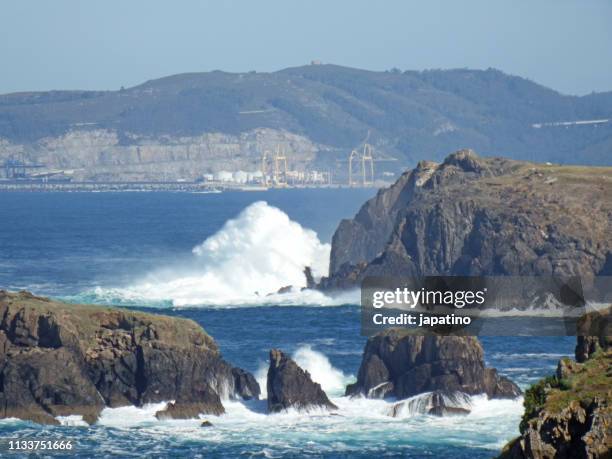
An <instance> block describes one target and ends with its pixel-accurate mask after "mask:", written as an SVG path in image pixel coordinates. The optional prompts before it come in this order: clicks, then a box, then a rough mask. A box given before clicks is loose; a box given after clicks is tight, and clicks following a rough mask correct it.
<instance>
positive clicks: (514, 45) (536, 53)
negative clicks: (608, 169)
mask: <svg viewBox="0 0 612 459" xmlns="http://www.w3.org/2000/svg"><path fill="white" fill-rule="evenodd" d="M611 20H612V2H608V1H606V0H593V1H591V2H588V3H585V2H580V1H578V0H561V1H558V0H542V1H540V2H537V3H535V4H533V3H532V2H528V1H526V0H520V1H517V2H508V3H500V2H494V3H493V2H489V1H487V0H473V1H470V2H467V3H466V2H461V3H457V2H450V1H442V0H435V1H428V2H416V1H414V2H405V1H397V0H396V1H390V2H386V3H385V4H384V6H381V5H380V4H376V3H373V2H368V1H365V0H351V1H348V0H339V1H336V2H333V3H330V2H323V1H321V0H315V1H312V2H308V3H306V2H287V1H282V0H267V1H262V2H256V3H255V2H247V1H230V0H228V1H224V2H212V1H198V0H185V1H184V2H181V3H179V4H176V3H170V2H162V1H153V0H151V1H143V0H141V1H134V2H127V3H126V2H120V1H118V0H109V1H107V2H104V3H97V2H80V1H78V0H58V1H55V2H44V1H40V0H38V1H36V0H23V1H20V2H12V3H8V2H3V3H2V4H0V24H1V27H0V53H1V55H2V56H3V72H2V73H1V74H0V94H6V93H12V92H21V91H44V90H53V89H57V90H61V89H82V90H116V89H119V88H120V87H121V86H124V87H131V86H135V85H138V84H140V83H143V82H145V81H147V80H152V79H157V78H161V77H165V76H170V75H175V74H181V73H192V72H207V71H212V70H216V69H218V70H223V71H227V72H233V73H241V72H248V71H252V70H255V71H258V72H273V71H276V70H281V69H284V68H288V67H297V66H300V65H305V64H308V63H309V62H310V61H312V60H320V61H322V62H324V63H331V64H336V65H342V66H346V67H353V68H361V69H365V70H372V71H383V70H388V69H391V68H394V67H396V68H399V69H401V70H417V71H421V70H426V69H454V68H470V69H486V68H496V69H499V70H501V71H503V72H504V73H507V74H512V75H517V76H520V77H523V78H527V79H529V80H532V81H534V82H536V83H538V84H541V85H543V86H546V87H549V88H552V89H554V90H556V91H559V92H561V93H563V94H580V95H582V94H588V93H590V92H594V91H595V92H604V91H610V90H612V59H610V56H611V55H612V28H610V27H609V23H610V21H611Z"/></svg>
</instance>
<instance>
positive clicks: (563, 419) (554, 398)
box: [500, 339, 612, 459]
mask: <svg viewBox="0 0 612 459" xmlns="http://www.w3.org/2000/svg"><path fill="white" fill-rule="evenodd" d="M580 343H583V344H585V343H592V340H591V339H579V345H578V346H577V349H576V358H577V359H578V358H579V357H580V358H583V357H584V356H585V353H584V349H583V348H582V347H581V345H580ZM597 346H599V344H598V345H597ZM586 355H587V357H586V360H584V361H583V363H578V362H574V361H571V360H569V359H564V360H562V361H560V362H559V365H558V367H557V374H556V376H554V377H548V378H545V379H543V380H541V381H540V382H538V383H537V384H535V385H533V386H532V387H530V388H529V389H528V390H527V392H526V394H525V414H524V415H523V420H522V422H521V426H520V430H521V436H520V437H518V438H516V439H514V440H513V441H511V442H510V443H508V445H506V447H505V448H504V450H503V451H502V454H501V455H500V458H503V459H527V458H535V459H548V458H554V459H574V458H580V459H582V458H584V459H603V458H610V457H612V406H611V405H610V399H611V397H612V350H611V349H610V348H609V347H599V348H598V349H597V352H596V353H593V352H589V353H588V354H586Z"/></svg>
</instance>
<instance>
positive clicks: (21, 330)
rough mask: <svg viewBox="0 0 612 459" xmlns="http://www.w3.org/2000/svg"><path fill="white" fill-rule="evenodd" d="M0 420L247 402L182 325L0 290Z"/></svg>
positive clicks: (184, 412) (236, 372)
mask: <svg viewBox="0 0 612 459" xmlns="http://www.w3.org/2000/svg"><path fill="white" fill-rule="evenodd" d="M0 382H1V383H0V418H6V417H16V418H19V419H26V420H31V421H35V422H39V423H48V424H57V423H58V422H57V421H56V419H55V417H56V416H67V415H73V414H74V415H82V416H83V418H84V420H85V421H87V422H89V423H92V422H95V420H96V419H97V417H98V415H99V413H100V411H101V410H102V409H103V408H104V407H105V406H109V407H118V406H125V405H136V406H141V405H143V404H145V403H159V402H162V401H166V400H176V403H175V404H172V405H171V406H168V407H167V408H166V409H165V410H162V412H160V413H158V414H159V416H160V417H195V416H197V415H198V414H200V413H206V414H220V413H223V412H224V408H223V405H222V403H221V399H222V398H223V397H236V398H242V397H244V398H255V397H258V395H259V386H258V385H257V382H256V381H255V380H254V378H253V377H252V375H249V374H248V373H246V372H244V371H243V370H240V369H236V368H233V367H232V366H231V365H230V364H228V363H227V362H226V361H225V360H223V358H222V357H221V354H220V353H219V349H218V347H217V345H216V343H215V342H214V340H213V339H212V338H211V337H210V336H209V335H207V334H206V333H205V332H204V330H202V328H201V327H200V326H199V325H197V324H196V323H195V322H193V321H191V320H186V319H182V318H172V317H165V316H161V315H154V314H146V313H142V312H134V311H127V310H122V309H115V308H106V307H99V306H83V305H72V304H65V303H60V302H55V301H50V300H48V299H45V298H39V297H36V296H34V295H32V294H30V293H27V292H20V293H8V292H5V291H0Z"/></svg>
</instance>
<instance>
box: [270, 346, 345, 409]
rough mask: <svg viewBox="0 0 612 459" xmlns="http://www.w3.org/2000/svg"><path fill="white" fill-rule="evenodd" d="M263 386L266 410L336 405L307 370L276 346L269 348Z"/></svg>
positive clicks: (329, 407) (330, 407)
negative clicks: (264, 388)
mask: <svg viewBox="0 0 612 459" xmlns="http://www.w3.org/2000/svg"><path fill="white" fill-rule="evenodd" d="M267 388H268V411H269V412H270V413H277V412H280V411H284V410H287V409H289V408H295V409H298V410H309V409H312V408H315V409H316V408H325V409H328V410H335V409H337V408H338V407H337V406H336V405H334V404H333V403H332V402H331V401H330V400H329V398H327V395H326V394H325V392H324V391H323V389H321V386H320V385H319V384H318V383H315V382H313V381H312V379H311V378H310V374H309V373H308V372H307V371H304V370H303V369H302V368H300V367H299V366H298V364H297V363H295V362H294V361H293V360H291V359H290V358H289V357H287V356H286V355H285V354H284V353H283V352H281V351H279V350H278V349H272V350H271V351H270V367H269V368H268V381H267Z"/></svg>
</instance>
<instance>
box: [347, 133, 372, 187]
mask: <svg viewBox="0 0 612 459" xmlns="http://www.w3.org/2000/svg"><path fill="white" fill-rule="evenodd" d="M353 163H355V164H357V168H358V171H357V174H359V172H361V185H362V186H371V185H373V184H374V157H373V156H372V146H371V145H370V144H368V143H364V144H363V151H361V152H359V151H357V150H352V151H351V154H350V155H349V166H348V177H349V179H348V183H349V186H356V185H358V182H357V181H356V180H355V179H354V177H353V176H354V175H355V171H354V168H355V167H354V166H353ZM359 166H361V167H359ZM368 173H369V174H368Z"/></svg>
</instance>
